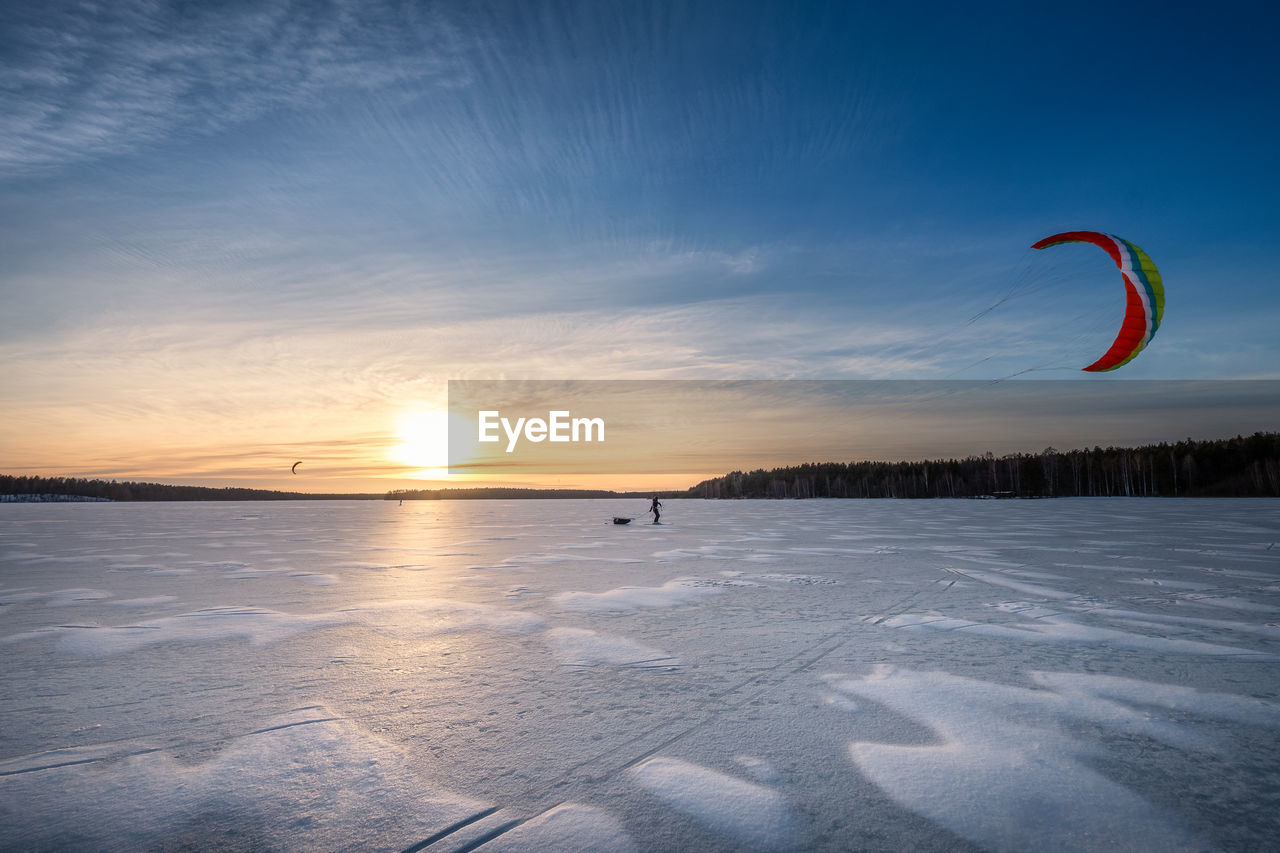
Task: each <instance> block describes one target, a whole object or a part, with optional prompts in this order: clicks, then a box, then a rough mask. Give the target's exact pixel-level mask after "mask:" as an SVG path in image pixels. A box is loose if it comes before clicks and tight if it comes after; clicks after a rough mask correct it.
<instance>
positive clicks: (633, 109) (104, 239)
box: [0, 0, 1280, 492]
mask: <svg viewBox="0 0 1280 853" xmlns="http://www.w3.org/2000/svg"><path fill="white" fill-rule="evenodd" d="M0 11H2V13H3V16H4V20H5V21H6V24H5V26H4V27H3V28H2V29H0V258H2V259H3V263H0V296H2V298H0V358H2V359H3V363H4V365H5V369H4V371H3V376H2V377H0V404H2V405H3V410H4V412H5V416H4V418H2V419H0V470H3V471H6V472H9V473H27V474H42V475H50V476H52V475H58V476H83V477H103V478H108V479H111V478H116V479H122V480H123V479H134V480H149V481H160V482H182V483H192V484H208V485H232V484H234V485H248V486H261V487H269V488H296V489H300V490H304V491H325V492H327V491H375V492H376V491H384V490H386V489H389V488H409V487H415V486H424V485H430V484H432V483H438V482H439V476H438V472H436V473H434V474H433V473H432V472H429V471H424V470H423V468H422V465H423V464H424V463H423V459H424V457H425V456H430V455H431V454H430V453H429V452H427V451H428V445H430V447H435V446H437V445H438V444H439V443H440V442H441V441H442V438H441V436H440V435H439V431H440V426H441V424H442V423H443V421H444V416H443V409H444V406H445V403H446V399H447V397H446V395H447V382H448V380H450V379H455V380H456V379H516V378H521V379H592V380H602V379H701V380H705V379H874V380H888V379H928V380H942V379H989V380H1003V379H1006V378H1011V379H1012V380H1016V379H1018V378H1035V379H1057V378H1062V379H1077V378H1080V377H1082V376H1086V375H1085V374H1081V373H1079V372H1078V368H1079V367H1081V366H1083V365H1085V364H1088V363H1089V362H1091V361H1092V360H1094V359H1095V358H1096V357H1097V356H1098V355H1100V354H1101V353H1102V351H1104V350H1105V349H1106V348H1107V346H1108V344H1109V343H1110V340H1111V338H1112V337H1113V336H1114V334H1115V332H1116V329H1117V328H1118V325H1119V322H1120V317H1121V314H1122V312H1123V287H1122V284H1121V282H1120V279H1119V277H1118V274H1117V273H1116V271H1115V269H1114V266H1112V265H1111V264H1110V261H1109V260H1108V259H1107V258H1106V257H1105V255H1103V254H1102V253H1101V252H1099V251H1098V250H1097V249H1096V248H1093V247H1088V246H1079V245H1076V246H1059V247H1054V248H1052V249H1048V250H1045V251H1044V252H1033V251H1031V250H1030V249H1029V246H1030V244H1031V243H1033V242H1035V241H1037V240H1039V239H1040V238H1042V237H1044V236H1047V235H1049V234H1053V233H1056V232H1060V231H1066V230H1073V229H1090V230H1099V231H1104V232H1107V233H1114V234H1118V235H1121V236H1123V237H1125V238H1127V239H1129V240H1131V241H1133V242H1134V243H1136V244H1138V245H1140V246H1141V247H1142V248H1143V249H1144V250H1146V251H1147V252H1148V253H1149V254H1150V255H1151V257H1152V258H1154V259H1155V261H1156V263H1157V264H1158V265H1159V267H1160V269H1161V272H1162V274H1163V276H1164V281H1165V287H1166V291H1167V306H1166V311H1165V316H1164V322H1163V324H1162V326H1161V328H1160V330H1159V332H1158V334H1157V335H1156V337H1155V338H1154V340H1153V341H1152V343H1151V345H1150V346H1149V347H1148V348H1147V350H1146V351H1145V352H1143V353H1142V354H1141V355H1139V356H1138V358H1137V359H1135V360H1134V361H1133V362H1131V363H1130V364H1128V365H1126V366H1125V367H1124V368H1122V369H1121V370H1118V371H1116V372H1115V373H1114V374H1108V375H1105V376H1099V377H1097V381H1123V380H1126V379H1142V380H1148V379H1198V380H1200V379H1203V380H1229V379H1241V378H1245V379H1280V358H1278V356H1280V343H1278V342H1277V336H1276V334H1275V328H1276V327H1277V320H1278V319H1280V289H1278V288H1277V286H1276V285H1277V284H1278V283H1280V282H1278V281H1277V278H1278V276H1277V274H1276V270H1277V269H1280V242H1278V241H1277V240H1276V238H1275V236H1274V235H1275V234H1276V233H1277V225H1280V209H1278V208H1280V167H1277V164H1276V160H1275V153H1274V152H1275V151H1276V150H1280V110H1277V109H1276V108H1275V106H1276V94H1275V93H1276V92H1277V91H1280V59H1277V58H1276V51H1275V50H1274V45H1273V44H1271V40H1272V37H1273V34H1274V32H1275V31H1276V29H1277V25H1280V12H1277V11H1276V10H1275V8H1274V7H1272V6H1270V5H1269V4H1263V3H1231V2H1228V3H1222V4H1217V5H1216V6H1215V7H1214V9H1213V13H1212V14H1208V13H1206V12H1205V11H1204V9H1203V8H1202V7H1199V6H1196V5H1193V4H1177V3H1175V4H1167V3H1162V4H1155V3H1128V4H1101V3H1099V4H1089V3H1081V4H1073V5H1072V6H1071V7H1070V9H1069V10H1066V9H1065V8H1064V7H1058V6H1044V7H1040V8H1037V7H1034V6H1028V5H1027V4H1018V3H1008V4H1003V3H990V4H977V5H972V4H970V5H959V4H947V3H918V4H886V3H858V2H830V3H822V2H813V3H790V2H778V3H752V2H732V3H717V2H687V3H664V2H646V3H630V2H589V1H587V0H584V2H439V3H429V2H406V3H394V2H380V0H359V1H358V2H357V0H352V2H342V1H341V0H340V1H339V2H328V3H297V2H278V0H265V2H218V3H191V2H187V3H172V2H164V0H121V2H113V3H111V4H98V3H79V2H50V3H34V2H32V3H4V4H3V10H0ZM1194 403H1195V401H1194V400H1188V401H1187V404H1188V405H1194ZM1196 437H1198V438H1200V437H1203V438H1215V437H1221V436H1216V435H1215V436H1208V435H1206V436H1196ZM1079 443H1080V445H1081V446H1091V445H1092V444H1094V443H1095V441H1094V440H1093V437H1091V436H1089V435H1081V436H1080V442H1079ZM986 449H990V448H986V447H983V448H974V451H975V452H982V451H984V450H986ZM995 449H996V450H997V451H999V450H1000V448H995ZM298 460H305V461H306V464H304V465H303V466H300V467H299V473H300V474H304V476H302V477H300V476H298V475H292V474H290V473H289V467H290V466H291V465H292V463H293V462H295V461H298ZM304 472H305V473H304ZM698 473H714V472H698ZM691 482H693V480H690V483H691ZM542 484H546V485H556V483H550V482H543V483H542ZM558 484H560V485H569V483H566V482H563V481H561V482H559V483H558ZM575 484H576V483H575ZM595 484H596V485H599V483H595ZM680 484H681V483H676V482H668V481H665V480H664V481H661V482H660V481H659V480H657V479H653V478H650V479H648V480H645V479H643V478H637V479H633V480H632V481H629V482H626V483H621V482H620V483H617V484H616V485H617V486H618V487H620V488H629V487H648V486H650V485H680Z"/></svg>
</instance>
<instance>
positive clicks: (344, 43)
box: [0, 0, 464, 175]
mask: <svg viewBox="0 0 1280 853" xmlns="http://www.w3.org/2000/svg"><path fill="white" fill-rule="evenodd" d="M6 17H7V21H6V26H5V28H4V33H5V34H6V35H5V36H4V37H3V47H4V49H3V51H0V56H3V57H5V59H4V60H3V64H0V79H3V80H4V81H5V82H4V83H3V84H2V85H0V115H3V116H4V119H3V121H2V123H0V174H8V175H14V174H23V173H26V172H30V171H32V170H38V169H42V168H47V167H51V166H57V165H64V164H68V163H75V162H78V161H82V160H85V159H90V158H94V157H99V156H105V155H111V154H119V153H125V152H129V151H133V150H135V149H136V148H138V147H140V146H144V145H147V144H148V143H152V142H155V141H157V140H160V139H163V138H166V137H168V136H170V135H173V134H182V135H200V134H208V133H212V132H214V131H217V130H219V129H221V128H223V127H226V126H228V125H233V124H237V123H242V122H246V121H250V120H253V119H256V118H259V117H261V116H263V115H264V114H266V113H268V112H270V111H273V110H281V109H284V110H289V109H300V108H306V107H311V106H315V105H316V104H318V103H321V102H323V101H324V100H325V99H327V98H330V97H334V96H337V95H341V94H350V93H360V92H368V91H376V90H380V89H384V88H387V87H390V86H395V85H401V84H409V83H412V84H416V85H424V84H426V85H442V86H450V85H460V84H461V83H462V82H464V80H463V78H462V77H461V76H460V74H459V71H458V69H457V66H456V63H455V62H454V61H453V58H454V53H455V50H454V48H453V46H452V36H451V30H450V28H449V27H448V26H447V25H446V24H445V23H444V22H443V21H440V20H438V19H435V18H433V16H432V15H431V13H430V12H429V11H427V10H425V9H423V8H422V7H420V6H419V4H414V3H402V4H387V3H363V2H358V1H357V0H330V2H327V3H322V4H315V3H306V2H291V0H267V2H260V3H252V4H247V5H225V4H219V5H218V6H216V7H214V6H202V5H199V4H195V5H193V4H179V3H170V2H163V0H120V2H113V3H90V2H63V3H57V4H36V5H34V6H30V7H27V9H26V10H17V9H9V10H7V11H6Z"/></svg>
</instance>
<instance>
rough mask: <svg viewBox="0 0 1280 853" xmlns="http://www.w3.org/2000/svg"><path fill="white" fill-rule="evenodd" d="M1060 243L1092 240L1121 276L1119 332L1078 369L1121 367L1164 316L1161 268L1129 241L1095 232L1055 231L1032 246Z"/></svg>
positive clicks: (1091, 370)
mask: <svg viewBox="0 0 1280 853" xmlns="http://www.w3.org/2000/svg"><path fill="white" fill-rule="evenodd" d="M1061 243H1092V244H1093V245H1095V246H1097V247H1099V248H1101V249H1102V250H1103V251H1105V252H1106V253H1107V254H1108V255H1110V256H1111V260H1113V261H1115V262H1116V267H1117V268H1119V270H1120V275H1122V276H1123V277H1124V289H1125V294H1126V296H1125V309H1124V322H1123V323H1121V324H1120V332H1119V333H1118V334H1117V335H1116V339H1115V341H1114V342H1113V343H1112V344H1111V349H1109V350H1107V351H1106V352H1105V353H1104V354H1103V356H1102V358H1100V359H1098V360H1097V361H1095V362H1094V363H1093V364H1091V365H1089V366H1088V367H1084V368H1081V369H1082V370H1087V371H1089V372H1091V373H1101V372H1102V371H1106V370H1115V369H1116V368H1117V367H1123V366H1124V365H1126V364H1128V363H1129V362H1131V361H1133V359H1134V357H1135V356H1137V354H1138V353H1140V352H1142V350H1143V348H1144V347H1146V345H1147V344H1149V343H1151V339H1152V338H1153V337H1155V334H1156V329H1159V328H1160V320H1161V318H1162V317H1164V283H1163V282H1162V281H1161V280H1160V271H1159V270H1158V269H1156V265H1155V263H1153V262H1152V260H1151V258H1149V257H1148V256H1147V253H1146V252H1144V251H1142V250H1141V249H1139V248H1138V247H1137V246H1135V245H1133V244H1132V243H1130V242H1129V241H1128V240H1125V239H1123V238H1121V237H1116V236H1114V235H1111V234H1102V233H1100V232H1098V231H1066V232H1064V233H1062V234H1054V235H1053V236H1052V237H1045V238H1044V239H1043V240H1041V241H1039V242H1037V243H1033V244H1032V245H1031V248H1033V249H1047V248H1048V247H1049V246H1057V245H1059V244H1061Z"/></svg>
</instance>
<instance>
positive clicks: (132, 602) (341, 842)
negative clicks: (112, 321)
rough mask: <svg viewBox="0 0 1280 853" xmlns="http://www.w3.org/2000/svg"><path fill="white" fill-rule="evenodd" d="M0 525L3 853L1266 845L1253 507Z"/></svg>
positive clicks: (159, 507)
mask: <svg viewBox="0 0 1280 853" xmlns="http://www.w3.org/2000/svg"><path fill="white" fill-rule="evenodd" d="M645 506H646V504H645V502H643V501H634V502H617V501H520V502H496V501H495V502H489V501H485V502H466V501H459V502H426V501H423V502H406V503H405V504H404V505H402V506H401V505H397V504H396V503H394V502H350V503H348V502H340V503H332V502H307V503H234V504H224V503H172V504H45V505H40V504H34V505H29V504H0V661H2V663H0V682H2V684H3V691H0V846H3V848H4V849H6V850H23V851H28V850H120V851H133V850H149V849H154V850H198V849H208V848H218V849H224V850H246V851H248V850H353V851H354V850H361V851H363V850H392V851H402V850H415V851H416V850H428V851H438V850H447V851H463V850H481V851H484V853H493V851H500V850H501V851H516V850H522V851H527V850H548V851H562V850H601V851H606V850H608V851H624V850H634V851H669V850H698V851H723V850H789V849H792V850H907V849H911V850H971V849H989V850H1010V851H1023V850H1037V851H1039V850H1055V849H1058V850H1081V849H1084V850H1109V849H1115V850H1159V851H1167V850H1177V849H1190V850H1196V849H1228V850H1259V849H1264V848H1271V849H1274V846H1275V843H1276V839H1277V838H1280V502H1278V501H1270V500H1214V501H1197V500H1136V499H1130V500H1101V499H1099V500H1074V501H1073V500H1056V501H919V502H909V501H803V502H768V501H724V502H703V501H670V502H668V506H667V509H666V512H665V514H664V521H666V522H669V523H664V524H663V525H661V526H654V525H649V524H643V523H642V522H643V518H640V519H637V522H636V523H634V524H632V525H629V526H615V525H613V524H610V523H609V519H610V517H611V516H613V515H616V514H624V513H631V514H638V513H640V512H642V511H643V510H644V508H645Z"/></svg>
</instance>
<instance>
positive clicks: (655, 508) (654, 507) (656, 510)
mask: <svg viewBox="0 0 1280 853" xmlns="http://www.w3.org/2000/svg"><path fill="white" fill-rule="evenodd" d="M661 507H662V504H661V503H660V502H659V501H658V499H657V498H656V497H655V498H654V499H653V503H652V504H650V505H649V512H651V513H653V523H654V524H661V523H662V522H661V521H658V519H659V518H661V517H662V513H661V512H660V509H661Z"/></svg>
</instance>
